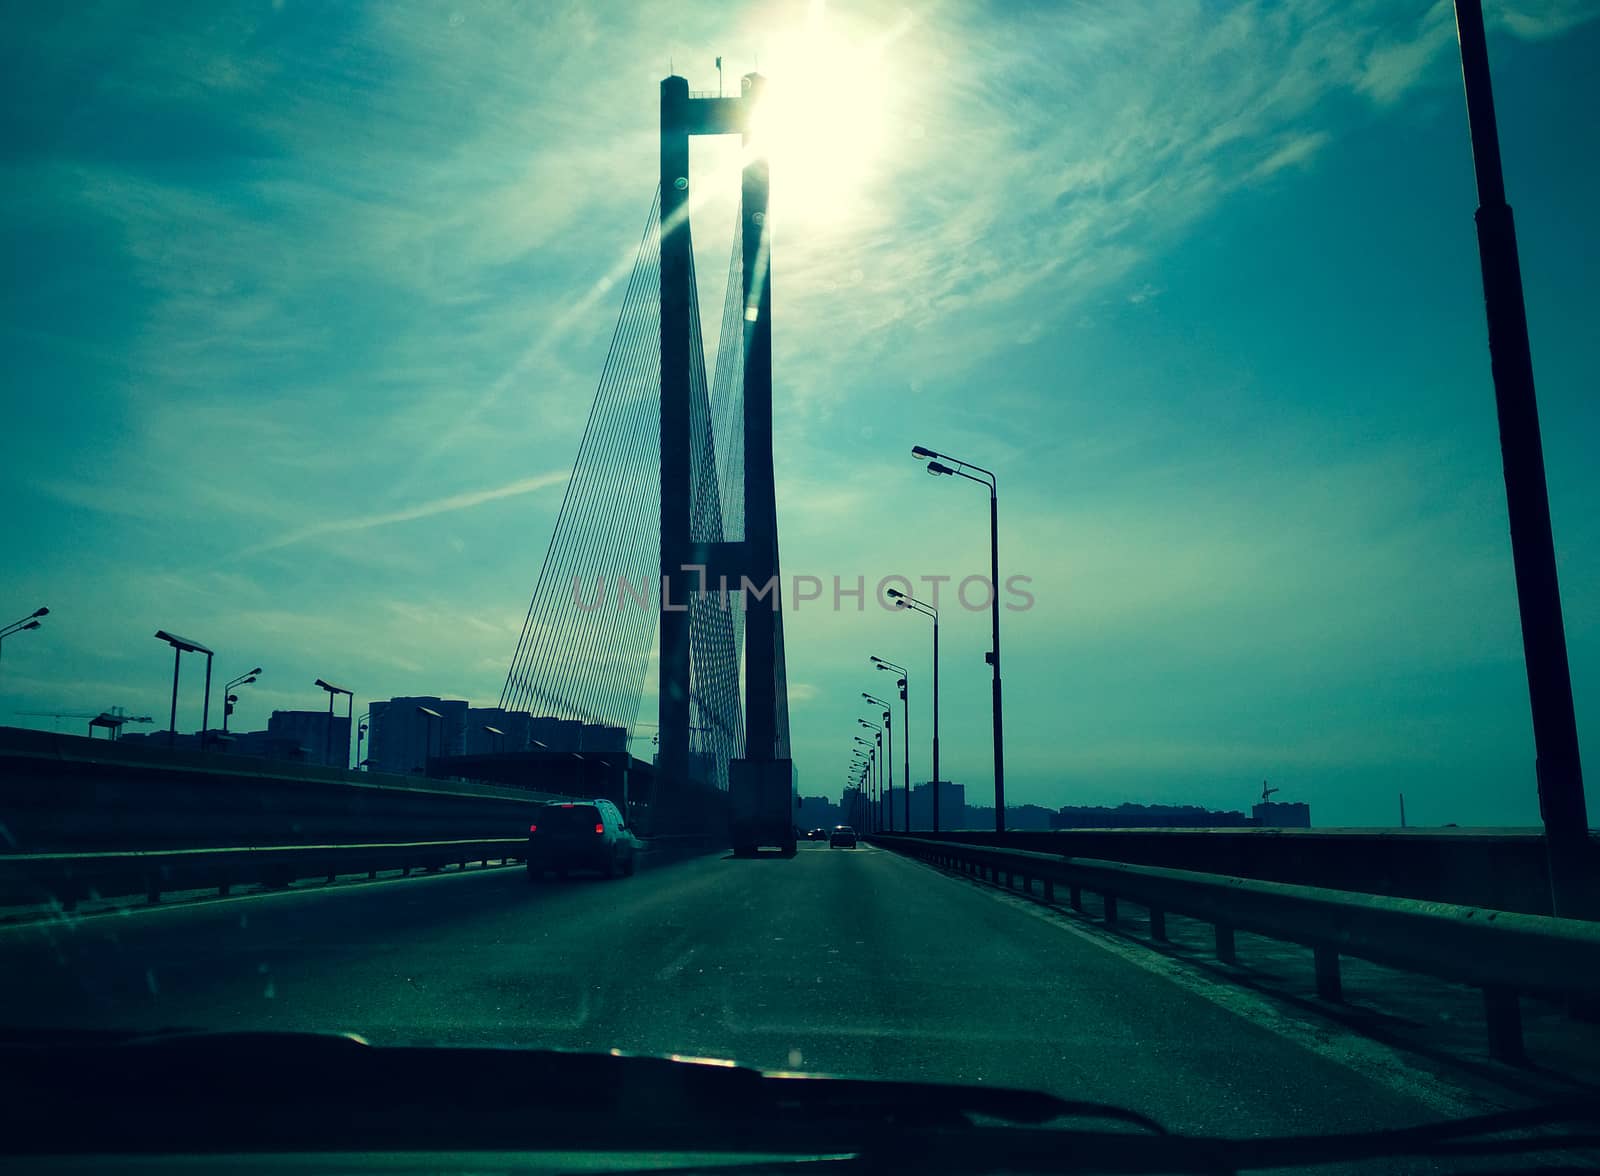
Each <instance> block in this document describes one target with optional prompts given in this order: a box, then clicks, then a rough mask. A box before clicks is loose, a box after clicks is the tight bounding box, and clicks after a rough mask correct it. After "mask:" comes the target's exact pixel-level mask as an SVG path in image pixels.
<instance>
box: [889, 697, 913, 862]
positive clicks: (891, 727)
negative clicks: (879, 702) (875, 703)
mask: <svg viewBox="0 0 1600 1176" xmlns="http://www.w3.org/2000/svg"><path fill="white" fill-rule="evenodd" d="M883 729H884V731H885V733H887V734H888V736H889V809H890V812H891V815H890V818H889V819H890V821H891V822H892V821H893V820H894V817H893V810H894V723H893V722H892V721H891V715H890V712H889V711H884V712H883ZM910 787H911V781H909V780H907V781H906V788H907V789H909V788H910ZM891 832H893V830H891Z"/></svg>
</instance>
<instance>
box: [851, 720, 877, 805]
mask: <svg viewBox="0 0 1600 1176" xmlns="http://www.w3.org/2000/svg"><path fill="white" fill-rule="evenodd" d="M855 741H856V742H857V743H859V744H860V745H861V746H862V747H864V748H866V759H867V777H868V780H869V787H875V786H876V784H877V771H878V749H877V745H876V744H874V743H873V742H872V740H870V739H863V738H862V737H861V736H859V735H857V736H856V737H855ZM865 823H866V822H865V821H863V822H862V824H865Z"/></svg>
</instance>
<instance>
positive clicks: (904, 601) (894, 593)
mask: <svg viewBox="0 0 1600 1176" xmlns="http://www.w3.org/2000/svg"><path fill="white" fill-rule="evenodd" d="M885 594H886V595H887V596H889V597H890V598H891V599H892V600H893V601H894V605H895V607H896V608H905V609H910V610H912V611H913V612H919V613H921V614H922V615H923V616H927V617H932V618H933V831H934V832H935V833H937V832H938V831H939V780H940V776H939V610H938V609H936V608H934V607H933V605H931V604H924V603H923V602H922V601H920V600H913V599H912V598H911V597H909V596H907V595H906V594H905V593H904V592H902V591H900V589H898V588H889V589H887V590H886V592H885ZM910 822H911V801H910V798H909V797H908V798H907V800H906V823H907V825H908V826H909V825H910ZM908 832H909V829H908Z"/></svg>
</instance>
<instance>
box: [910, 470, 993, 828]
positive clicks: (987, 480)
mask: <svg viewBox="0 0 1600 1176" xmlns="http://www.w3.org/2000/svg"><path fill="white" fill-rule="evenodd" d="M911 453H912V455H913V456H914V457H917V458H919V459H925V460H927V462H928V472H929V473H930V474H934V475H940V476H944V477H956V478H965V479H966V480H967V481H969V482H976V483H977V484H978V485H980V486H985V487H987V488H988V490H989V612H990V621H991V624H992V626H993V630H994V632H993V638H994V648H993V649H991V650H990V652H989V656H988V662H989V665H990V666H991V667H992V668H993V671H994V677H993V686H992V688H991V689H992V691H993V695H994V828H995V832H996V833H1004V832H1005V831H1006V752H1005V745H1006V740H1005V731H1004V725H1003V722H1002V719H1001V713H1002V708H1001V705H1000V497H999V487H998V484H997V482H996V479H995V476H994V471H992V470H986V469H984V468H983V467H982V466H975V465H973V464H972V463H971V462H968V461H961V460H959V459H957V458H954V457H951V456H950V455H949V454H945V453H935V452H934V451H933V450H931V449H928V448H926V447H924V446H921V445H914V446H912V448H911ZM934 789H935V790H936V791H937V789H938V785H937V784H935V785H934Z"/></svg>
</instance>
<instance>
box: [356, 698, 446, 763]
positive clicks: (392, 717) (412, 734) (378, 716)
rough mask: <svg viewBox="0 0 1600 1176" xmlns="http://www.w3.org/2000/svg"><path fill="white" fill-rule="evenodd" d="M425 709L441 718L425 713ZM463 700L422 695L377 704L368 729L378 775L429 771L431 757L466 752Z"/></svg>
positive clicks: (369, 751) (369, 753) (371, 756)
mask: <svg viewBox="0 0 1600 1176" xmlns="http://www.w3.org/2000/svg"><path fill="white" fill-rule="evenodd" d="M418 707H426V708H427V709H428V710H431V711H434V712H436V713H437V714H438V715H439V716H440V717H439V718H437V719H436V718H433V717H431V716H429V715H426V714H424V713H422V712H421V711H420V710H418V709H417V708H418ZM470 709H471V708H470V707H468V705H467V704H466V702H464V701H462V700H461V699H454V698H450V699H445V698H435V697H433V696H432V695H419V696H416V697H408V698H391V699H389V700H388V701H386V702H374V703H373V704H372V706H371V710H372V719H371V722H370V724H369V726H368V729H367V759H368V760H369V761H370V762H371V767H372V770H373V771H375V772H399V773H401V774H402V775H404V774H410V773H421V772H424V771H426V770H427V764H428V757H429V756H430V755H433V756H441V755H446V756H456V755H464V754H465V753H466V730H467V712H468V710H470Z"/></svg>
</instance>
